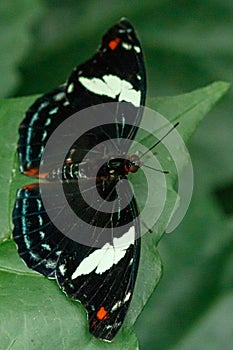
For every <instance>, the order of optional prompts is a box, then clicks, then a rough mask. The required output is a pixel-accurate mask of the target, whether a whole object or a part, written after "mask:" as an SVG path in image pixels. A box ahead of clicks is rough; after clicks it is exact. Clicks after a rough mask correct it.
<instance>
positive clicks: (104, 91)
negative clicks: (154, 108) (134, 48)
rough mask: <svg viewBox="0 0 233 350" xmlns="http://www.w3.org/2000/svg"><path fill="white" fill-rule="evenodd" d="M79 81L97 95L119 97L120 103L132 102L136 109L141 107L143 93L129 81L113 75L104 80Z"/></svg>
mask: <svg viewBox="0 0 233 350" xmlns="http://www.w3.org/2000/svg"><path fill="white" fill-rule="evenodd" d="M78 80H79V81H80V83H81V84H82V85H83V86H84V87H85V88H86V89H88V90H89V91H91V92H93V93H95V94H97V95H104V96H108V97H111V98H116V97H117V96H118V95H119V101H125V102H131V103H132V104H133V105H134V106H135V107H139V106H140V101H141V92H140V91H137V90H134V88H133V86H132V84H131V83H129V82H128V81H127V80H124V79H120V78H119V77H117V76H115V75H111V74H109V75H104V76H103V77H102V79H99V78H91V79H89V78H85V77H79V78H78Z"/></svg>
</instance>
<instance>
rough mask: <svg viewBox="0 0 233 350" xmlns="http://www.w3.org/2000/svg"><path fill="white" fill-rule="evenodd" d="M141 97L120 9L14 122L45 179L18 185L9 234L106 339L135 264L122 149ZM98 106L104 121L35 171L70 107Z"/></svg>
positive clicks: (141, 77) (139, 64)
mask: <svg viewBox="0 0 233 350" xmlns="http://www.w3.org/2000/svg"><path fill="white" fill-rule="evenodd" d="M145 98H146V74H145V66H144V59H143V54H142V48H141V45H140V42H139V40H138V37H137V35H136V33H135V30H134V28H133V26H132V25H131V24H130V23H129V21H128V20H126V19H121V20H120V21H119V22H118V23H117V24H116V25H114V26H113V27H112V28H110V29H109V30H108V31H107V33H106V34H105V35H104V36H103V38H102V44H101V46H100V47H99V48H98V50H97V52H96V53H95V54H94V56H93V57H92V58H91V59H89V60H87V61H86V62H85V63H83V64H80V65H78V66H77V67H76V68H75V69H74V70H73V72H72V73H71V75H70V77H69V78H68V80H67V82H66V83H65V84H63V85H61V86H59V87H58V88H56V89H55V90H53V91H51V92H49V93H47V94H45V95H43V96H42V97H40V98H38V99H37V100H36V101H35V102H34V103H33V104H32V106H31V107H30V108H29V109H28V111H27V112H26V115H25V118H24V119H23V121H22V123H21V124H20V127H19V140H18V148H17V152H18V158H19V168H20V171H21V173H23V174H25V175H28V176H32V177H35V178H43V177H44V180H45V181H44V183H40V184H39V183H33V184H31V185H27V186H24V187H23V188H21V189H20V190H18V192H17V197H16V201H15V205H14V209H13V224H14V229H13V239H14V241H15V243H16V245H17V249H18V253H19V255H20V257H21V258H22V259H23V260H24V262H25V263H26V265H27V266H28V267H29V268H31V269H33V270H35V271H37V272H39V273H40V274H42V275H44V276H46V277H48V278H51V279H56V281H57V283H58V285H59V287H60V288H61V289H62V290H63V291H64V292H65V293H66V295H67V296H68V297H70V298H72V299H75V300H77V301H79V302H81V303H82V305H83V306H84V307H85V308H86V310H87V314H88V322H89V330H90V332H91V333H92V334H93V335H94V336H95V337H97V338H101V339H104V340H107V341H112V339H113V338H114V337H115V335H116V334H117V332H118V331H119V330H120V328H121V326H122V324H123V322H124V319H125V316H126V314H127V311H128V308H129V305H130V302H131V299H132V295H133V290H134V286H135V281H136V277H137V271H138V264H139V258H140V222H139V218H138V215H139V210H138V207H137V203H136V200H135V198H134V196H133V193H132V189H131V187H130V185H129V183H128V181H127V175H128V174H129V173H130V172H136V171H137V170H138V169H139V168H140V161H139V158H138V157H137V156H127V153H128V150H129V147H130V144H131V142H132V140H133V139H134V137H135V135H136V133H137V130H138V127H139V124H140V120H141V118H142V113H143V108H142V107H143V106H144V105H145ZM96 106H100V107H99V108H100V110H101V113H102V114H104V115H105V116H107V118H109V122H107V123H105V124H103V125H100V126H98V125H97V126H96V125H95V126H94V127H93V128H91V129H90V130H88V131H86V132H85V133H84V134H83V135H81V136H80V137H79V138H78V139H77V140H75V142H73V144H72V145H71V147H70V148H69V150H66V154H65V158H64V162H63V164H62V166H57V163H56V152H54V154H53V156H52V157H50V163H51V164H50V167H51V168H50V169H51V170H50V171H48V172H47V173H46V174H42V173H41V172H40V166H41V162H42V158H43V153H44V150H45V149H46V144H47V143H48V140H49V139H50V138H51V136H52V135H53V134H54V132H56V130H58V128H59V126H60V125H61V124H62V123H63V122H64V121H66V120H68V119H69V118H70V117H71V116H73V115H75V116H76V115H77V117H76V119H75V120H76V121H77V125H81V123H80V121H79V117H78V114H76V113H77V112H80V111H84V110H85V111H86V110H88V109H91V113H92V114H93V113H95V108H96ZM101 108H102V109H101ZM97 109H98V108H97ZM101 113H100V118H101ZM98 117H99V115H98ZM80 120H81V119H80ZM107 121H108V119H107ZM100 122H101V120H100ZM100 124H101V123H100ZM77 130H78V128H77V129H76V130H74V134H75V132H76V131H77ZM65 136H67V135H65ZM127 141H128V142H127ZM106 142H107V143H106ZM103 143H106V144H104V145H103ZM93 149H94V151H93ZM85 157H86V158H85ZM84 159H85V160H84ZM99 159H100V160H101V161H102V163H101V166H99V165H98V164H99V163H98V162H97V160H99ZM93 174H94V175H93ZM93 181H94V182H93ZM56 183H61V184H62V188H63V191H64V193H65V198H66V200H67V203H68V206H69V207H70V208H71V209H72V212H74V213H75V214H76V215H77V216H78V217H79V218H81V220H82V221H81V222H83V223H84V224H88V225H90V226H91V227H92V231H90V237H88V239H89V240H90V242H91V243H90V244H84V243H85V242H83V241H81V242H80V239H79V237H81V236H82V233H83V230H84V226H82V223H81V224H80V225H74V226H73V227H71V226H69V224H70V223H69V220H68V219H66V208H64V207H63V206H61V205H60V204H59V198H58V197H59V196H58V195H57V193H56V191H55V192H54V191H53V188H54V184H56ZM93 183H94V185H95V187H96V193H97V194H98V195H99V196H100V198H101V199H102V200H103V201H102V202H106V203H107V204H109V205H110V207H111V210H110V211H107V212H106V211H104V210H103V205H102V204H99V203H100V202H99V197H98V196H96V197H95V196H94V195H93V193H94V191H93ZM80 186H81V187H80ZM84 192H85V195H86V197H85V198H84V197H83V193H84ZM42 193H43V198H42ZM45 197H46V198H49V199H50V203H51V206H50V207H49V209H48V208H47V209H46V208H45V204H44V201H43V200H42V199H44V198H45ZM87 199H88V200H87ZM102 202H101V203H102ZM90 203H91V205H90ZM51 215H53V217H59V218H62V224H64V226H67V227H68V231H69V230H71V229H72V230H73V233H74V236H72V237H69V235H67V234H64V232H62V229H59V227H57V225H55V224H54V222H53V220H51ZM84 224H83V225H84ZM116 229H117V233H115V230H116ZM96 243H97V244H96ZM117 245H119V246H117Z"/></svg>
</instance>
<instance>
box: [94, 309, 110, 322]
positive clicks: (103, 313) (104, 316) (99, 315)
mask: <svg viewBox="0 0 233 350" xmlns="http://www.w3.org/2000/svg"><path fill="white" fill-rule="evenodd" d="M96 316H97V318H98V320H100V321H102V320H106V319H107V318H109V315H108V312H107V310H105V308H104V307H103V306H101V308H100V309H99V310H98V311H97V314H96Z"/></svg>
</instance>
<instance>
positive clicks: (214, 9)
mask: <svg viewBox="0 0 233 350" xmlns="http://www.w3.org/2000/svg"><path fill="white" fill-rule="evenodd" d="M232 13H233V3H232V1H230V0H221V1H220V0H212V1H209V0H197V1H192V0H191V1H189V2H184V1H181V0H179V1H177V0H175V1H172V0H144V1H143V2H140V1H136V0H135V1H130V2H125V1H123V0H119V1H118V2H113V1H109V0H108V1H107V0H103V1H102V2H101V5H100V3H99V2H98V1H97V0H93V1H91V2H86V1H76V0H68V1H59V2H58V1H55V0H50V1H42V0H40V1H39V0H38V1H36V0H35V1H34V2H33V3H32V2H30V1H26V0H18V1H17V0H15V1H11V2H4V3H2V4H1V6H0V18H1V22H0V23H1V24H0V47H1V58H0V60H1V62H0V63H1V65H0V73H1V81H0V93H1V94H2V96H3V95H4V96H9V95H11V96H22V95H28V94H30V95H31V94H34V93H42V92H45V91H48V90H49V89H51V88H53V87H54V86H56V85H57V84H60V83H62V82H63V81H64V80H65V79H66V78H67V76H68V75H69V74H70V72H71V70H72V68H73V67H74V66H75V65H76V64H78V63H81V62H82V61H84V60H85V59H87V58H88V57H89V56H90V55H92V54H93V50H95V49H96V47H97V44H98V43H99V38H100V37H101V36H102V34H103V33H104V32H105V31H106V29H107V28H108V27H110V26H111V25H112V24H113V23H115V22H116V21H117V20H118V19H119V18H120V17H122V16H125V17H127V18H129V20H130V21H131V22H132V23H133V24H134V26H135V28H136V29H137V31H138V33H139V35H140V39H141V41H142V46H143V48H144V53H145V57H146V66H147V76H148V96H150V97H155V96H164V95H174V94H181V93H184V92H187V91H189V90H194V89H196V88H198V87H201V86H204V85H207V84H209V83H211V82H212V81H215V80H225V81H228V82H232V80H233V79H232V78H233V69H232V62H233V45H232V38H233V26H232ZM232 97H233V96H232V89H231V91H230V93H229V94H228V96H226V97H225V98H224V99H223V100H222V101H221V102H220V103H219V105H218V106H217V107H216V108H215V109H214V111H211V113H210V114H209V116H208V117H207V118H206V119H205V120H204V122H203V123H202V125H201V128H199V130H198V132H196V134H195V135H194V137H193V138H192V141H191V142H190V143H189V150H190V153H191V157H192V161H193V166H194V172H195V188H194V196H193V200H192V203H191V206H190V209H189V211H188V213H187V215H186V217H185V219H184V221H183V222H182V224H181V225H180V226H179V228H178V229H176V232H174V233H172V234H169V235H167V236H166V237H164V239H163V240H162V241H161V243H160V245H159V249H160V254H161V256H162V260H163V264H164V277H163V279H162V281H161V282H160V284H159V286H158V288H157V290H156V291H155V292H154V295H153V296H152V298H151V299H150V302H149V303H148V305H147V306H146V309H145V310H144V312H143V314H142V315H141V316H140V318H139V320H138V321H137V324H136V332H137V335H138V337H139V343H140V348H141V349H142V350H147V349H148V350H149V349H152V348H156V349H157V350H166V349H172V350H173V349H174V350H177V349H182V350H183V349H187V350H190V349H205V350H206V349H207V350H208V349H210V348H211V349H220V348H224V349H229V350H230V349H232V347H233V322H232V316H231V314H230V313H229V312H228V309H229V308H231V309H232V296H233V291H232V284H233V283H232V282H233V274H232V265H233V244H232V231H233V225H232V218H233V213H232V191H231V190H229V189H231V188H232V183H233V167H232V154H233V143H232V131H233V118H232V110H233V98H232ZM174 113H175V111H174ZM228 203H229V204H228ZM226 207H227V209H226ZM227 320H228V322H227ZM212 340H214V341H212Z"/></svg>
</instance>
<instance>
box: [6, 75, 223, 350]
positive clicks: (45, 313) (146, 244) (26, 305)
mask: <svg viewBox="0 0 233 350" xmlns="http://www.w3.org/2000/svg"><path fill="white" fill-rule="evenodd" d="M226 90H227V84H225V83H221V82H220V83H215V84H212V85H210V86H209V87H206V88H203V89H199V90H197V91H194V92H191V93H189V94H184V95H181V96H178V97H173V98H163V99H157V100H153V101H152V104H153V107H154V108H157V109H158V110H159V112H160V113H161V112H162V113H163V114H164V115H165V116H167V117H168V118H171V120H172V121H173V120H176V121H177V120H178V121H180V122H181V124H182V128H181V133H182V135H183V137H184V138H185V140H187V139H188V138H189V137H190V135H191V134H192V133H193V132H194V131H195V129H196V128H197V126H198V124H199V123H200V121H201V120H202V118H203V117H204V115H205V113H206V112H207V111H208V110H209V109H210V108H211V107H212V106H213V104H214V103H215V102H216V101H217V100H218V99H219V98H220V97H221V96H222V95H223V94H224V93H225V92H226ZM34 98H35V97H27V98H20V99H11V100H8V101H2V102H1V104H0V116H1V119H0V123H1V134H0V135H1V137H2V139H3V142H4V144H5V148H4V150H3V149H1V150H0V159H1V164H3V165H4V166H3V169H2V172H1V175H0V176H1V178H0V180H1V208H0V209H1V213H2V217H3V218H4V221H3V222H1V235H2V237H3V238H5V237H7V236H9V232H10V225H9V222H8V218H9V217H10V216H11V209H12V203H11V201H10V197H9V192H11V193H13V192H14V191H15V189H16V187H17V186H20V185H21V184H22V183H23V182H24V181H26V178H25V180H24V177H23V176H22V175H20V174H18V173H17V172H14V176H12V168H13V169H14V164H15V148H16V143H17V128H18V124H19V122H20V121H21V119H22V117H23V111H25V110H26V109H27V108H28V106H29V105H30V104H31V103H32V102H33V100H34ZM173 118H174V119H173ZM186 123H187V124H186ZM151 130H152V132H153V126H151ZM144 142H145V143H146V142H148V139H145V140H144ZM163 152H164V150H163V149H161V155H160V156H161V158H162V157H163V154H164V153H163ZM181 161H184V160H183V159H181ZM140 176H142V175H139V178H140ZM134 179H135V180H132V182H134V184H135V186H136V187H138V191H139V195H140V191H141V192H142V183H141V180H137V176H136V175H135V176H134ZM29 180H30V179H29ZM29 180H28V179H27V182H28V181H29ZM155 183H156V182H155ZM172 183H173V182H172V181H170V182H169V181H168V185H169V186H168V200H167V204H166V206H165V209H164V211H163V214H162V216H161V219H160V220H159V222H158V223H157V224H156V226H155V227H154V229H155V232H154V233H153V234H149V233H148V234H146V235H145V236H144V237H143V238H142V252H141V262H140V267H139V273H138V278H137V282H136V288H135V292H134V296H133V300H132V303H131V307H130V310H129V312H128V315H127V318H126V322H125V324H124V326H123V327H122V330H121V331H120V332H119V334H118V335H117V337H116V338H115V339H114V341H113V342H112V343H111V344H107V343H104V342H102V341H99V340H97V339H94V338H93V337H91V335H90V334H89V332H88V327H87V321H86V313H85V311H84V309H83V307H82V306H81V305H80V304H79V303H78V302H74V301H71V300H69V299H68V298H67V297H66V296H65V295H64V294H63V293H62V292H61V291H60V290H59V288H58V287H57V285H56V283H55V282H54V281H49V280H47V279H46V278H43V277H41V276H39V275H37V274H35V273H34V272H32V271H31V270H29V269H27V268H25V267H24V266H23V264H22V262H21V261H20V259H19V258H18V257H17V253H16V249H15V247H14V244H13V243H12V242H11V241H10V240H8V241H3V242H2V243H1V244H0V274H1V277H0V281H1V289H0V293H1V296H2V301H1V303H0V305H1V311H2V313H1V314H2V315H4V317H1V321H0V322H3V323H2V325H1V332H2V334H1V339H3V340H4V342H5V343H4V347H5V348H7V347H10V346H13V345H14V348H15V349H17V348H18V349H21V348H22V347H23V348H25V349H30V348H31V347H32V344H33V348H35V349H41V348H46V347H47V348H55V347H56V348H58V349H60V348H61V349H63V348H67V349H68V348H74V347H75V346H76V347H77V348H80V347H81V346H82V348H83V349H98V348H104V347H105V346H106V347H107V346H109V347H112V348H113V349H122V348H127V349H137V346H138V345H137V340H136V338H135V335H134V334H133V333H132V328H131V327H132V325H133V324H134V323H135V321H136V319H137V317H138V316H139V314H140V313H141V311H142V309H143V307H144V305H145V304H146V302H147V300H148V298H149V297H150V295H151V293H152V292H153V290H154V288H155V287H156V285H157V283H158V281H159V279H160V277H161V261H160V258H159V255H158V252H157V248H156V247H157V244H158V241H159V240H160V238H161V236H162V234H163V232H164V229H165V227H166V225H167V221H168V219H169V217H170V214H171V210H172V206H173V204H174V201H175V199H176V193H175V191H174V190H173V188H172ZM155 187H156V186H155ZM157 190H158V189H157ZM155 191H156V188H155ZM157 200H158V202H159V201H160V197H159V195H158V197H157ZM140 204H141V203H140V196H139V205H140ZM64 310H65V312H64ZM9 312H10V317H9ZM17 324H20V328H18V326H17ZM3 340H2V341H3ZM81 344H82V345H81Z"/></svg>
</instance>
